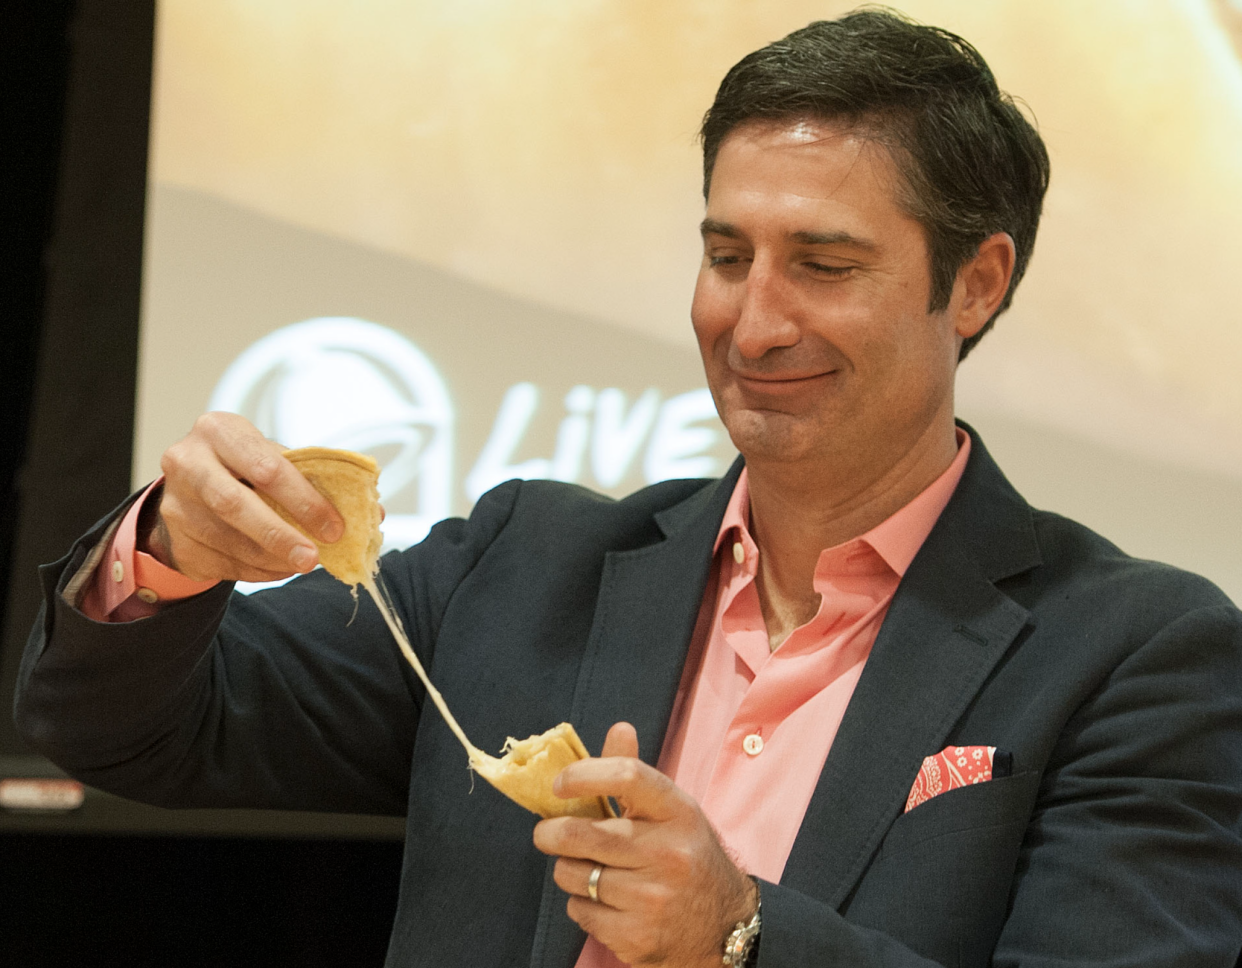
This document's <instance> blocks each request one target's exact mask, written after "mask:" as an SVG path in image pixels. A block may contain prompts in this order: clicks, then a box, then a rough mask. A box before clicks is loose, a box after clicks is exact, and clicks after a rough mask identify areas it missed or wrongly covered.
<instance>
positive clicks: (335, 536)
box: [319, 521, 345, 544]
mask: <svg viewBox="0 0 1242 968" xmlns="http://www.w3.org/2000/svg"><path fill="white" fill-rule="evenodd" d="M344 533H345V528H344V527H343V526H342V525H341V524H340V522H338V521H325V522H324V524H323V527H321V528H320V529H319V537H321V538H322V539H323V540H324V541H326V542H328V544H332V542H333V541H337V540H339V539H340V537H341V535H343V534H344Z"/></svg>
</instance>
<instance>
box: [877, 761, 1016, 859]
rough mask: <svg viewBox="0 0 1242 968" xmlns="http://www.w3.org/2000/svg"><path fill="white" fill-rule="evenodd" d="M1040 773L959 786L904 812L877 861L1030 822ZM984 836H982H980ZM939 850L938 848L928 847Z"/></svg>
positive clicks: (882, 847)
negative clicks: (943, 841) (945, 840)
mask: <svg viewBox="0 0 1242 968" xmlns="http://www.w3.org/2000/svg"><path fill="white" fill-rule="evenodd" d="M1038 789H1039V774H1038V773H1035V772H1030V773H1019V774H1017V775H1015V776H1006V777H1002V778H1000V779H998V780H989V781H987V782H986V783H976V784H973V785H971V786H965V787H958V788H957V789H955V790H949V791H947V792H945V793H941V794H940V795H938V796H934V797H932V798H931V799H930V800H928V801H926V802H925V803H921V804H919V806H917V807H915V808H914V809H913V810H909V811H907V812H906V813H903V814H902V815H901V816H900V817H898V818H897V820H896V821H894V823H893V825H892V827H890V828H889V832H888V834H887V836H885V838H884V840H883V842H882V843H881V845H880V852H879V854H878V855H877V857H876V862H877V863H878V862H880V861H881V860H886V859H889V858H892V857H893V856H894V855H898V854H901V853H903V852H907V851H911V850H915V849H916V848H918V847H919V846H920V845H923V844H926V842H928V841H934V840H936V839H939V838H956V837H960V836H961V835H968V836H969V835H970V834H972V832H979V831H981V830H983V829H985V828H987V827H992V826H1008V825H1010V824H1011V823H1013V822H1015V821H1019V820H1020V821H1022V823H1023V825H1024V826H1025V823H1026V820H1027V819H1028V818H1029V817H1030V815H1031V810H1032V809H1033V808H1034V805H1035V794H1036V792H1037V791H1038ZM978 835H981V834H978ZM928 847H929V848H930V849H933V850H934V849H936V848H935V847H934V845H928Z"/></svg>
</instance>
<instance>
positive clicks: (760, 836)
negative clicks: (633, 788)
mask: <svg viewBox="0 0 1242 968" xmlns="http://www.w3.org/2000/svg"><path fill="white" fill-rule="evenodd" d="M957 443H958V451H957V456H956V457H955V458H954V460H953V463H952V464H950V465H949V467H948V469H947V470H945V472H944V473H943V474H941V475H940V476H939V477H938V478H937V479H936V480H935V481H933V482H932V483H931V484H930V485H928V487H927V488H926V489H925V490H924V491H923V492H922V493H921V494H919V496H918V497H916V498H915V499H914V500H913V501H911V502H910V503H909V504H907V505H906V506H905V507H903V508H902V509H901V510H899V511H897V512H896V513H895V514H893V515H892V516H891V517H889V518H888V519H887V520H885V521H883V522H881V523H880V524H878V525H876V526H875V527H874V528H872V529H871V530H870V531H868V532H867V533H866V534H863V535H860V536H859V537H857V538H854V539H852V540H850V541H846V542H845V543H844V544H839V545H837V546H836V547H835V548H827V549H825V550H824V551H822V552H821V553H820V556H819V562H818V563H817V565H816V569H815V577H814V585H815V590H816V591H817V592H819V594H820V596H821V598H820V605H819V612H818V613H817V614H816V615H815V617H814V618H813V619H811V620H810V621H809V622H807V623H806V624H805V625H802V626H799V627H798V628H797V629H795V630H794V631H793V632H792V633H790V635H789V638H787V639H786V640H785V641H784V642H782V643H781V645H780V648H778V649H777V650H776V651H775V652H773V651H772V650H771V648H770V647H769V642H768V632H767V628H766V626H765V625H764V622H763V613H762V611H761V609H760V607H759V595H758V592H757V590H756V588H755V574H756V571H757V569H758V562H759V549H758V548H757V547H756V545H755V542H754V539H753V538H752V537H751V535H750V532H749V530H748V524H749V520H750V495H749V488H748V484H747V480H748V479H747V475H746V471H745V470H743V471H742V476H741V477H740V478H739V479H738V482H737V486H736V487H735V488H734V489H733V496H732V497H731V498H730V500H729V506H728V508H727V509H726V510H725V516H724V520H723V521H721V524H720V531H719V532H718V533H717V536H716V545H715V564H714V575H715V588H716V593H715V596H714V597H713V596H712V595H711V594H710V593H709V594H708V595H706V596H705V597H704V599H703V605H702V608H703V610H704V611H707V610H709V609H710V610H711V611H710V617H711V621H710V623H707V622H705V621H703V619H704V618H705V616H704V615H702V614H700V621H699V623H698V626H697V627H698V628H700V629H706V630H707V633H706V635H704V636H702V637H701V638H699V640H697V641H695V642H692V643H691V646H690V654H689V656H688V657H687V661H686V666H685V670H684V671H683V673H682V678H681V685H680V686H679V687H678V691H677V698H676V700H675V702H674V705H673V715H672V718H671V720H670V721H669V726H668V732H667V733H666V734H665V740H664V748H663V750H662V751H661V753H660V760H659V764H658V765H659V769H660V771H661V772H662V773H664V774H665V775H667V776H669V777H671V778H672V779H673V781H674V782H675V783H676V784H677V785H678V786H679V787H681V788H682V789H683V790H685V791H686V792H687V793H689V794H690V795H691V796H693V797H694V798H695V800H697V801H698V802H699V805H700V806H701V807H702V808H703V812H704V813H705V814H706V815H707V818H708V819H709V820H710V821H711V822H712V825H713V826H714V827H715V828H716V832H717V833H718V834H719V835H720V839H721V841H723V842H724V845H725V847H726V848H727V849H728V850H729V851H730V853H731V854H732V855H733V856H734V858H736V859H737V860H738V861H739V862H740V865H741V867H742V869H743V870H745V871H746V872H747V873H750V874H754V875H755V876H756V877H761V878H763V879H764V880H767V881H772V882H776V881H779V880H780V878H781V874H782V872H783V871H784V869H785V862H786V860H788V858H789V851H790V849H791V848H792V847H793V842H794V838H795V837H796V836H797V835H798V828H799V827H801V825H802V818H803V816H804V815H805V814H806V808H807V805H808V804H809V803H810V802H811V794H812V793H813V792H814V791H815V785H816V783H817V782H818V781H819V774H820V772H821V771H822V770H823V767H824V761H825V760H826V759H827V758H828V751H829V750H830V749H831V748H832V741H833V739H834V738H835V737H836V734H837V727H838V726H840V725H841V718H842V717H843V716H844V715H845V707H846V706H847V705H848V704H849V701H850V697H851V696H852V695H853V694H854V686H855V685H856V684H857V683H858V677H859V676H860V675H861V674H862V670H863V665H864V664H865V663H866V661H867V656H868V655H869V654H870V653H871V647H872V645H874V644H875V638H876V635H877V634H878V633H879V631H880V623H882V622H883V621H884V616H885V614H887V612H888V605H889V602H891V601H892V598H893V593H894V592H895V591H896V590H897V583H898V582H899V581H901V578H902V576H903V575H904V574H905V573H906V569H907V568H908V567H909V566H910V562H911V561H913V560H914V556H915V555H916V554H917V553H918V550H919V548H921V547H922V545H923V542H924V541H925V540H927V536H928V534H930V533H931V529H932V527H933V526H934V525H935V523H936V520H937V519H938V518H939V517H940V513H941V512H942V511H943V510H944V507H945V505H946V504H948V503H949V498H950V497H952V495H953V491H954V490H955V489H956V487H957V484H958V481H960V480H961V477H962V472H963V471H964V470H965V468H966V461H967V458H969V456H970V438H969V437H968V436H967V435H966V434H965V433H964V432H963V431H961V430H959V431H958V432H957ZM710 587H711V585H709V588H710ZM704 639H705V641H704ZM600 893H601V897H602V899H603V901H604V902H605V903H606V902H607V900H608V876H607V873H605V874H604V877H603V878H602V880H601V883H600ZM621 964H622V962H620V961H619V960H617V958H616V957H615V956H614V955H613V954H612V952H611V951H609V950H608V949H607V948H605V947H604V946H603V945H602V944H600V943H599V942H597V941H596V940H595V939H594V938H587V943H586V946H585V947H584V948H583V949H582V954H581V955H580V956H579V958H578V961H577V965H576V968H617V966H620V965H621Z"/></svg>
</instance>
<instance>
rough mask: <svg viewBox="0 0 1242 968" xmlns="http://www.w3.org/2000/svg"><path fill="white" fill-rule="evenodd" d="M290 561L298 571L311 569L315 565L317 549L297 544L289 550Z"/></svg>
mask: <svg viewBox="0 0 1242 968" xmlns="http://www.w3.org/2000/svg"><path fill="white" fill-rule="evenodd" d="M289 563H290V564H291V565H293V567H294V568H296V569H297V570H298V571H310V570H311V569H312V568H314V567H315V551H314V549H313V548H308V547H306V545H297V546H295V547H294V549H293V550H292V551H291V552H289Z"/></svg>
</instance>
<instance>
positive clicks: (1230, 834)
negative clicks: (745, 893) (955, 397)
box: [759, 605, 1242, 968]
mask: <svg viewBox="0 0 1242 968" xmlns="http://www.w3.org/2000/svg"><path fill="white" fill-rule="evenodd" d="M865 876H866V875H864V877H865ZM762 894H763V931H762V934H761V937H760V952H759V965H760V966H762V968H795V966H797V968H807V966H811V965H829V964H849V965H854V966H868V968H880V966H885V968H897V966H909V968H914V966H927V965H931V964H936V963H945V964H961V965H966V964H980V965H983V964H991V965H996V966H1040V968H1048V966H1066V968H1069V966H1085V965H1103V964H1107V965H1110V966H1136V968H1137V966H1144V968H1150V966H1169V968H1173V966H1177V968H1200V966H1201V968H1209V966H1211V968H1233V966H1234V965H1235V964H1236V963H1237V961H1238V957H1239V952H1240V950H1242V615H1240V614H1239V612H1238V611H1237V609H1235V608H1232V607H1231V606H1228V605H1221V606H1216V607H1206V608H1200V609H1197V610H1195V611H1192V612H1188V613H1187V614H1185V615H1183V616H1181V617H1179V618H1177V619H1176V620H1174V621H1172V622H1171V623H1170V624H1168V625H1167V626H1166V627H1165V628H1163V629H1162V630H1161V631H1160V633H1159V634H1157V635H1156V636H1154V637H1153V638H1151V639H1150V640H1148V641H1147V642H1146V643H1144V645H1143V646H1142V647H1141V648H1139V649H1137V650H1136V651H1134V652H1133V653H1132V654H1131V655H1130V656H1129V657H1128V658H1127V659H1126V660H1125V661H1124V662H1122V663H1121V664H1120V665H1118V666H1117V667H1116V668H1115V669H1114V670H1113V672H1112V674H1111V675H1110V676H1109V678H1108V680H1107V681H1106V682H1105V683H1104V684H1103V685H1102V687H1101V688H1099V689H1098V690H1096V691H1095V692H1094V693H1093V694H1092V695H1091V696H1090V698H1089V699H1088V700H1087V701H1086V702H1085V703H1084V704H1082V705H1081V707H1080V708H1078V709H1077V711H1076V714H1075V715H1074V716H1073V717H1072V719H1071V720H1070V721H1069V722H1068V723H1067V724H1065V726H1064V728H1063V730H1062V732H1061V738H1060V740H1059V742H1058V744H1057V747H1056V749H1055V752H1054V755H1053V757H1052V759H1051V761H1050V762H1049V763H1048V764H1047V766H1046V768H1045V769H1044V771H1043V775H1042V777H1041V780H1040V786H1039V791H1038V795H1037V797H1036V801H1035V809H1034V812H1033V814H1032V816H1031V819H1030V822H1029V823H1028V825H1027V826H1026V830H1025V834H1024V835H1023V837H1022V843H1021V847H1020V851H1019V854H1018V862H1017V866H1016V870H1015V874H1014V877H1013V882H1012V886H1011V889H1010V892H1009V897H1008V901H1007V904H1006V905H1005V908H1004V911H1005V914H1004V915H1003V918H1002V922H1001V923H1000V924H997V925H995V926H992V925H988V924H984V923H979V924H974V925H972V924H971V923H970V921H969V917H966V918H964V919H963V921H962V923H961V924H958V925H952V926H949V928H950V930H951V931H954V932H960V935H959V936H960V938H961V941H960V947H959V949H958V950H957V951H956V952H954V954H953V956H950V957H949V958H948V959H947V960H946V956H945V954H944V952H943V950H942V951H940V952H937V960H936V961H933V960H931V959H930V958H928V957H927V954H928V952H926V951H925V950H923V946H922V944H921V943H920V939H918V938H904V939H902V938H896V937H893V936H891V935H890V934H886V933H885V932H884V931H882V930H876V929H875V928H871V927H863V926H859V925H857V924H854V923H851V922H850V921H849V920H847V917H843V916H842V915H840V914H839V913H837V912H836V911H834V910H832V909H830V908H828V907H827V906H826V905H824V904H821V903H819V902H818V901H816V900H814V899H812V898H810V897H808V896H806V895H805V894H801V893H798V892H796V891H793V890H791V889H789V888H785V887H781V886H780V885H774V884H766V883H765V884H763V885H762ZM989 934H990V937H988V935H989ZM993 942H994V944H993Z"/></svg>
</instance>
